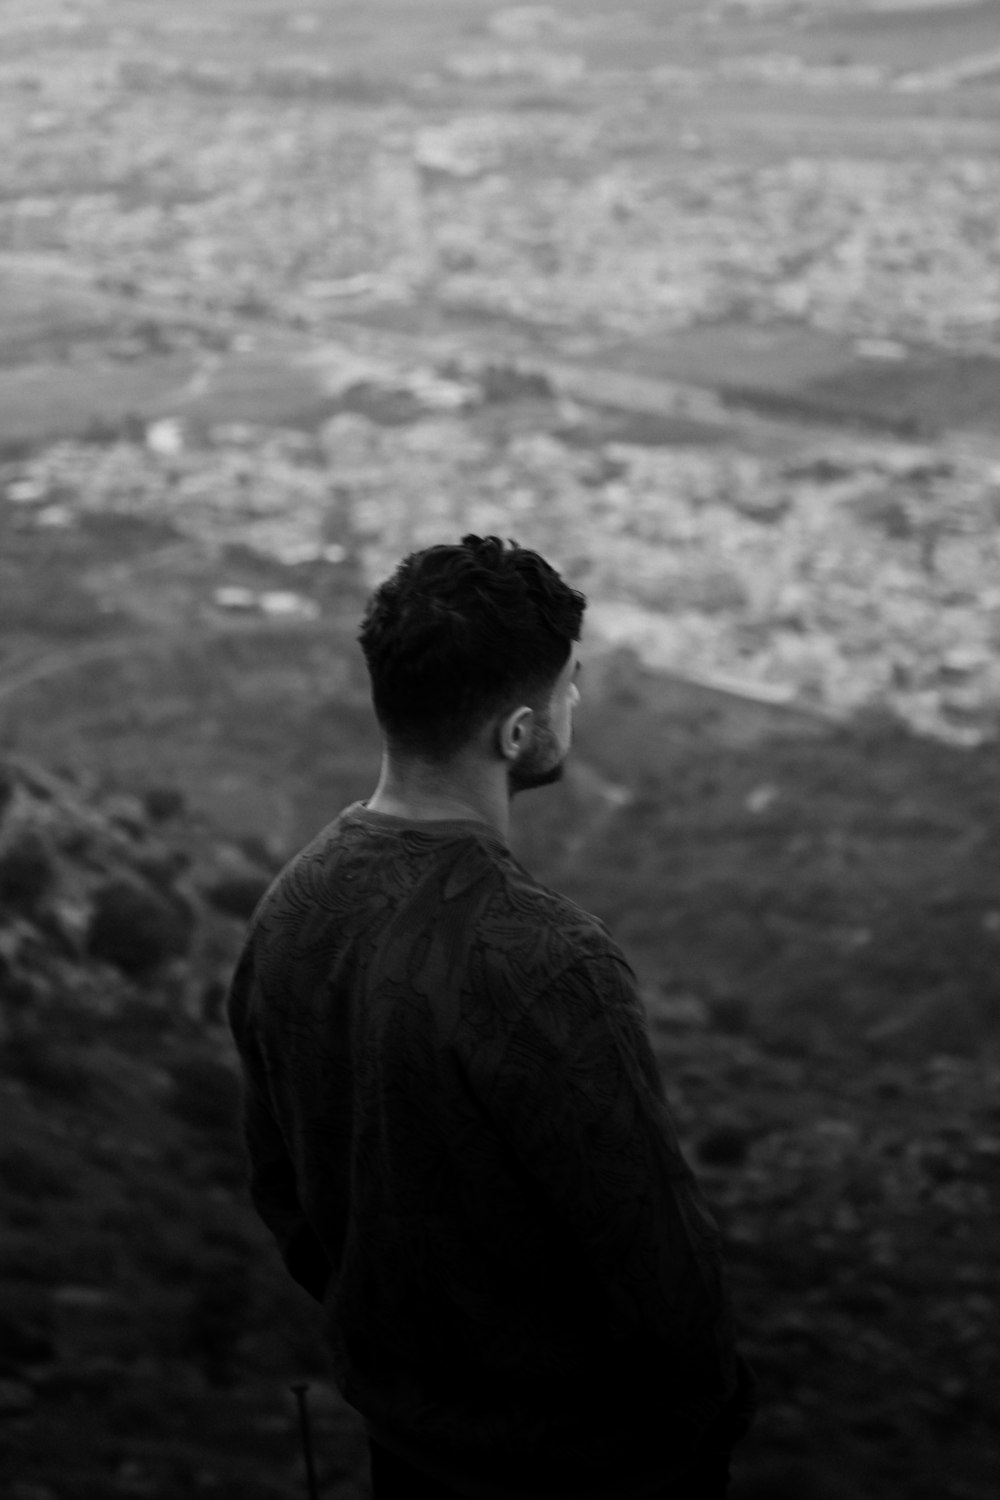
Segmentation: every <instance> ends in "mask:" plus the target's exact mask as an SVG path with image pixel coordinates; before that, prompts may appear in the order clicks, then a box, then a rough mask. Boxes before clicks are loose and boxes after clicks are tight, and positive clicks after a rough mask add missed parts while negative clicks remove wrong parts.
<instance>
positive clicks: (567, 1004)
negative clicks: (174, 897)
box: [229, 803, 752, 1500]
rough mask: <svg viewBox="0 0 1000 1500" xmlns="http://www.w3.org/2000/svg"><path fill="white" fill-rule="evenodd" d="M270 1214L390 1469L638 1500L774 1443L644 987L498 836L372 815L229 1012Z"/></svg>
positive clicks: (310, 886) (248, 975) (316, 847)
mask: <svg viewBox="0 0 1000 1500" xmlns="http://www.w3.org/2000/svg"><path fill="white" fill-rule="evenodd" d="M229 1020H230V1026H231V1028H232V1032H233V1036H234V1038H235V1041H236V1044H237V1048H238V1051H239V1054H240V1058H241V1062H242V1068H243V1076H244V1130H245V1138H246V1144H247V1151H248V1158H249V1165H250V1189H251V1194H252V1197H253V1201H254V1203H255V1205H256V1208H257V1211H258V1212H259V1214H260V1216H261V1217H262V1219H263V1220H264V1222H265V1223H266V1224H267V1226H268V1227H269V1229H270V1230H271V1231H272V1233H273V1234H274V1236H275V1238H276V1239H277V1242H278V1245H279V1247H280V1249H281V1252H282V1254H283V1256H284V1259H285V1263H286V1265H287V1267H288V1269H289V1271H290V1272H291V1274H292V1275H293V1276H294V1277H295V1278H296V1279H297V1280H298V1281H299V1282H300V1283H301V1284H302V1285H303V1286H304V1287H306V1288H307V1290H309V1291H310V1292H311V1293H312V1294H313V1295H314V1296H315V1297H316V1298H317V1299H318V1300H320V1301H321V1302H322V1304H323V1318H324V1327H325V1333H326V1336H327V1340H328V1343H329V1347H330V1350H331V1355H332V1368H333V1373H334V1378H335V1380H336V1383H337V1385H338V1387H339V1388H340V1390H341V1391H342V1393H343V1395H344V1397H345V1399H346V1400H347V1401H348V1402H349V1403H350V1404H351V1405H352V1406H353V1407H354V1408H355V1409H356V1410H357V1411H358V1412H360V1413H361V1415H362V1417H363V1418H364V1420H365V1422H366V1425H367V1427H368V1430H369V1432H370V1433H371V1435H372V1436H374V1437H375V1438H376V1439H377V1440H378V1441H380V1442H381V1443H383V1444H384V1445H385V1446H386V1447H389V1448H391V1449H392V1450H394V1451H395V1452H396V1453H397V1454H399V1455H400V1456H402V1457H403V1458H405V1459H407V1460H408V1461H409V1462H410V1463H411V1464H413V1465H415V1466H416V1467H418V1468H420V1469H422V1470H423V1471H424V1472H425V1473H427V1474H429V1475H430V1476H432V1477H433V1478H435V1479H437V1480H438V1481H440V1482H441V1483H442V1484H445V1485H447V1486H450V1487H451V1488H453V1489H456V1490H458V1491H459V1492H460V1493H463V1494H467V1495H469V1496H470V1497H473V1500H512V1497H514V1496H518V1497H525V1496H535V1497H538V1500H548V1497H552V1500H555V1497H563V1500H566V1497H568V1496H570V1495H572V1496H574V1497H583V1496H590V1497H593V1500H602V1497H607V1500H612V1497H613V1500H625V1497H632V1496H635V1497H638V1496H641V1495H645V1494H649V1493H650V1492H651V1491H652V1490H654V1489H656V1488H657V1487H661V1486H663V1485H664V1484H666V1483H667V1482H668V1481H669V1480H670V1478H671V1477H672V1476H679V1475H680V1474H682V1473H683V1471H684V1470H685V1468H686V1467H687V1466H688V1465H689V1464H690V1463H691V1462H692V1461H694V1460H696V1459H697V1457H698V1455H699V1452H700V1450H701V1449H702V1447H703V1446H704V1445H712V1446H715V1445H718V1446H729V1445H731V1444H732V1443H733V1442H735V1441H736V1440H738V1438H739V1437H740V1436H741V1435H742V1433H743V1431H745V1429H746V1427H747V1425H748V1424H749V1420H750V1413H751V1409H752V1381H751V1380H750V1379H749V1377H748V1375H747V1372H746V1368H745V1366H744V1364H743V1362H742V1360H740V1358H739V1357H738V1356H737V1354H736V1352H735V1349H734V1342H733V1332H732V1324H731V1317H730V1310H729V1302H728V1295H727V1291H726V1287H725V1282H724V1276H723V1271H722V1264H721V1256H720V1247H719V1235H718V1230H717V1228H716V1225H715V1223H714V1221H713V1219H712V1217H711V1215H710V1213H709V1211H708V1209H707V1208H706V1206H705V1204H704V1202H703V1200H702V1198H701V1196H700V1194H699V1191H698V1188H697V1186H696V1184H695V1181H694V1179H693V1177H692V1175H691V1172H690V1170H689V1168H688V1166H687V1164H686V1163H685V1161H684V1159H683V1157H682V1155H681V1152H680V1150H679V1147H678V1142H677V1137H676V1133H675V1130H674V1127H673V1124H672V1122H671V1118H670V1114H669V1112H668V1108H667V1104H666V1101H665V1097H664V1091H663V1085H662V1082H661V1079H660V1076H659V1073H658V1070H657V1066H656V1062H655V1060H654V1056H653V1052H652V1048H651V1045H650V1041H649V1034H648V1030H647V1027H646V1022H645V1018H644V1014H643V1010H642V1005H641V1001H640V999H639V996H638V991H637V985H636V979H635V975H634V974H633V972H632V970H631V969H630V967H629V965H628V963H627V962H626V960H625V958H624V956H623V954H622V952H621V950H620V949H619V948H618V946H617V945H616V944H615V943H614V941H613V940H612V939H611V937H610V936H609V934H608V932H607V930H606V928H605V927H604V925H603V924H602V923H600V922H599V921H598V920H597V919H596V918H594V917H592V916H590V915H588V914H587V913H586V912H584V911H582V910H581V909H580V908H579V907H578V906H576V905H575V904H574V903H573V902H571V901H569V900H567V899H566V898H564V897H562V896H560V895H557V894H556V893H555V892H554V891H551V890H549V889H548V888H547V887H545V886H543V885H541V884H539V883H538V882H537V881H536V880H534V879H533V878H532V877H531V876H530V875H529V874H528V873H527V871H525V870H524V869H523V867H522V866H521V865H520V864H519V863H518V862H517V861H516V860H515V859H514V858H513V856H512V855H511V853H510V852H509V850H508V848H507V846H506V844H505V843H504V841H503V839H502V838H501V837H500V835H499V834H498V833H496V832H495V831H494V830H493V829H492V828H491V827H489V826H488V825H487V824H485V823H480V822H476V821H473V820H469V821H439V822H417V821H408V820H405V819H402V818H396V817H390V816H388V815H387V814H384V813H376V812H372V811H370V810H369V809H368V808H367V807H365V806H364V804H362V803H355V804H354V805H353V806H351V807H349V808H348V809H347V810H346V811H345V812H343V813H342V814H341V815H340V817H339V818H338V819H336V821H335V822H333V823H332V824H330V826H329V827H328V828H327V829H325V830H324V831H323V832H322V833H321V834H320V835H319V836H318V837H317V838H316V839H315V840H314V841H313V842H312V843H311V844H310V845H308V846H307V848H305V849H304V850H303V851H302V852H301V853H300V854H299V855H298V856H296V858H295V859H294V860H292V862H291V863H290V864H289V865H288V866H287V867H286V868H285V870H283V871H282V873H281V874H280V875H279V876H278V878H277V879H276V881H275V882H274V883H273V885H272V886H271V888H270V890H269V891H268V892H267V894H266V895H265V896H264V898H263V900H262V901H261V903H260V905H259V906H258V908H257V911H256V912H255V914H254V917H253V919H252V921H251V924H250V929H249V932H248V935H247V940H246V943H245V946H244V950H243V953H242V956H241V959H240V961H239V964H238V966H237V969H236V973H235V976H234V979H233V983H232V986H231V990H230V996H229Z"/></svg>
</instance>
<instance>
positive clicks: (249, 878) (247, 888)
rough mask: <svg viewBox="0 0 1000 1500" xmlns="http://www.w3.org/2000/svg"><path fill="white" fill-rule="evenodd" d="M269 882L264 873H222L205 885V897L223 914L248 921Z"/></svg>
mask: <svg viewBox="0 0 1000 1500" xmlns="http://www.w3.org/2000/svg"><path fill="white" fill-rule="evenodd" d="M269 884H270V880H269V878H268V877H267V876H265V875H253V874H246V875H222V876H220V877H219V879H218V880H216V881H214V882H213V884H212V885H210V886H206V888H205V898H206V900H207V901H208V902H209V903H210V904H211V905H212V906H214V907H215V909H216V911H220V912H222V913H224V915H225V916H227V917H240V918H241V919H243V920H247V921H248V920H249V919H250V917H252V916H253V912H254V907H255V906H256V905H257V902H258V901H259V900H260V898H261V896H263V894H264V892H265V891H266V890H267V887H268V885H269Z"/></svg>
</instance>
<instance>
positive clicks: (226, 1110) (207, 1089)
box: [170, 1054, 241, 1134]
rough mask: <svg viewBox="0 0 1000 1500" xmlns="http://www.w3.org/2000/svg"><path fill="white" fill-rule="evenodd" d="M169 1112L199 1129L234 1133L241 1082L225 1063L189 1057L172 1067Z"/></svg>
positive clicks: (204, 1057)
mask: <svg viewBox="0 0 1000 1500" xmlns="http://www.w3.org/2000/svg"><path fill="white" fill-rule="evenodd" d="M170 1071H171V1073H172V1075H173V1089H172V1092H171V1095H170V1108H171V1110H172V1112H173V1113H174V1114H175V1115H177V1117H178V1118H179V1119H181V1120H184V1121H185V1122H186V1123H187V1124H189V1125H194V1126H196V1127H197V1128H198V1129H199V1130H204V1131H208V1132H210V1133H214V1132H216V1131H218V1132H220V1133H222V1132H230V1131H231V1132H233V1133H234V1134H235V1131H236V1127H237V1123H238V1120H239V1110H240V1097H241V1095H240V1083H239V1079H238V1078H237V1077H236V1075H235V1073H233V1071H232V1070H231V1069H230V1068H227V1067H226V1065H225V1063H222V1062H219V1061H218V1060H217V1059H216V1058H214V1057H209V1056H198V1055H197V1054H192V1055H189V1056H187V1057H183V1058H179V1059H178V1060H177V1061H176V1062H175V1063H174V1064H173V1066H172V1067H171V1070H170Z"/></svg>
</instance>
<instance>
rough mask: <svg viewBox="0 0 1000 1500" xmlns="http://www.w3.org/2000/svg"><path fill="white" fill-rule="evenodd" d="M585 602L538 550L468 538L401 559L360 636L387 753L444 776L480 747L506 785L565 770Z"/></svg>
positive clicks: (551, 777) (544, 779) (372, 603)
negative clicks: (501, 770) (502, 766)
mask: <svg viewBox="0 0 1000 1500" xmlns="http://www.w3.org/2000/svg"><path fill="white" fill-rule="evenodd" d="M585 609H586V600H585V598H584V596H583V595H582V594H580V593H578V592H577V591H576V590H575V589H571V588H570V587H569V586H568V585H567V584H565V583H564V582H563V580H562V579H561V578H560V577H559V574H558V573H557V572H556V571H555V570H554V569H553V568H552V567H550V565H549V564H548V563H547V562H546V561H545V560H544V558H542V557H539V555H538V553H537V552H531V551H529V550H528V549H527V548H524V547H519V546H518V545H517V543H516V542H513V541H512V542H510V543H508V544H507V545H505V544H504V543H503V542H502V541H501V540H500V539H499V538H498V537H494V536H489V537H478V536H466V537H463V538H462V541H461V543H460V544H456V545H443V546H436V547H428V548H427V549H425V550H424V551H422V552H414V553H411V554H410V556H409V557H406V558H404V559H403V561H402V562H401V563H400V565H399V567H398V568H397V569H396V571H395V573H394V574H393V575H392V576H391V577H390V578H388V579H386V580H385V582H384V583H382V584H381V585H380V586H379V587H378V588H377V589H376V590H375V592H374V594H373V595H372V597H371V599H370V600H369V602H368V607H367V609H366V611H365V615H364V619H363V621H362V625H361V633H360V636H359V640H360V642H361V647H362V650H363V651H364V654H365V660H366V662H367V664H368V671H369V674H370V676H371V683H372V701H373V703H374V707H375V713H376V716H377V718H378V721H379V724H380V725H381V728H382V732H383V734H384V736H385V740H386V744H387V747H388V749H389V751H390V753H391V754H393V755H394V756H396V757H397V758H401V759H407V758H408V759H412V760H418V761H422V762H425V763H427V764H429V765H432V766H438V767H441V768H442V769H443V768H445V767H447V765H448V764H449V763H451V762H454V761H455V760H456V759H457V758H459V757H460V756H462V755H465V754H467V753H468V752H469V751H470V750H471V749H473V748H475V747H479V748H481V749H483V750H484V751H485V752H486V753H488V754H490V755H491V756H494V757H499V758H502V760H503V761H505V762H506V764H507V773H508V781H509V786H510V790H511V791H512V792H514V791H521V790H525V789H526V788H528V787H532V786H544V785H546V784H547V783H549V782H552V781H556V780H558V779H559V777H560V775H561V774H562V768H563V762H564V761H565V758H566V755H567V752H568V750H569V746H570V740H571V737H572V710H573V707H574V706H575V704H576V701H577V698H578V693H577V690H576V686H575V676H576V672H577V670H578V662H577V653H576V643H577V642H578V641H579V639H580V631H581V627H582V622H583V613H584V610H585Z"/></svg>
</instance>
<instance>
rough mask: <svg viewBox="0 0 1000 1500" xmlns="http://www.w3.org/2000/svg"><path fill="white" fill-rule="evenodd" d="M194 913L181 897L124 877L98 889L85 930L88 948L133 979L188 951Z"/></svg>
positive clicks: (91, 953)
mask: <svg viewBox="0 0 1000 1500" xmlns="http://www.w3.org/2000/svg"><path fill="white" fill-rule="evenodd" d="M192 925H193V918H192V915H191V913H190V911H187V910H185V909H184V908H183V907H182V906H181V905H180V904H179V903H176V902H172V901H169V900H167V899H166V898H164V897H161V896H158V895H157V894H156V893H155V892H154V891H152V890H150V888H149V887H148V886H144V885H140V884H139V883H138V881H132V880H128V879H123V878H120V877H118V878H115V879H113V880H109V881H108V882H107V883H106V884H105V885H103V886H102V887H101V888H100V890H99V891H98V892H97V895H96V897H95V900H94V908H93V912H92V914H91V919H90V924H89V927H88V930H87V952H88V953H89V954H90V955H91V956H92V957H93V958H100V959H103V960H104V961H105V962H106V963H110V964H114V966H115V967H116V968H118V969H121V971H122V972H123V973H124V974H127V975H128V976H129V977H130V978H132V979H141V978H144V977H146V976H148V975H150V974H152V973H155V971H156V970H157V969H159V968H162V966H163V965H164V964H165V963H167V962H168V961H169V960H170V959H172V958H178V957H181V956H182V955H183V954H184V953H186V952H187V950H188V946H189V944H190V940H191V929H192Z"/></svg>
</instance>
